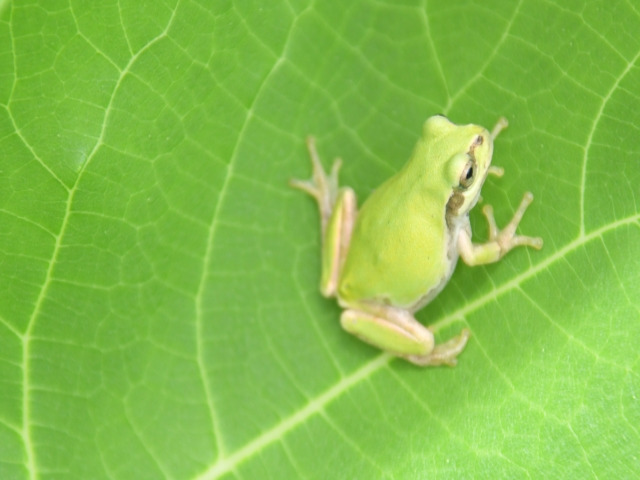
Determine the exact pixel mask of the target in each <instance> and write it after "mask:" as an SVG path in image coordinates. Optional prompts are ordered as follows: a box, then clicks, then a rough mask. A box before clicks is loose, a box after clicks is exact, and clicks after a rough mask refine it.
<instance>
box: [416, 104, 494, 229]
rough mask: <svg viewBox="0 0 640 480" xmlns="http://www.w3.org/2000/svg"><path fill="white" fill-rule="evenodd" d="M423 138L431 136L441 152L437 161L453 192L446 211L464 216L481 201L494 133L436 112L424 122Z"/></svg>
mask: <svg viewBox="0 0 640 480" xmlns="http://www.w3.org/2000/svg"><path fill="white" fill-rule="evenodd" d="M423 139H428V143H429V144H430V145H433V146H434V147H436V148H435V149H434V150H435V152H438V153H437V155H436V156H437V158H436V159H434V160H435V163H436V164H438V165H439V169H438V170H439V174H440V175H441V178H442V180H443V181H444V182H445V183H446V187H445V188H447V190H448V191H449V192H450V197H449V200H448V202H447V213H448V214H449V215H451V216H454V217H457V216H461V215H465V214H466V213H467V212H469V210H471V209H472V208H473V207H474V205H475V204H476V203H477V202H478V199H479V198H480V190H481V189H482V184H483V183H484V181H485V179H486V178H487V174H488V172H489V167H490V166H491V156H492V155H493V138H492V136H491V133H489V131H488V130H487V129H485V128H483V127H481V126H479V125H472V124H471V125H456V124H454V123H452V122H451V121H450V120H449V119H447V118H446V117H444V116H442V115H436V116H434V117H431V118H430V119H428V120H427V121H426V123H425V124H424V133H423ZM432 155H433V153H432Z"/></svg>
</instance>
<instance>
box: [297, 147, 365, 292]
mask: <svg viewBox="0 0 640 480" xmlns="http://www.w3.org/2000/svg"><path fill="white" fill-rule="evenodd" d="M307 148H308V150H309V156H310V157H311V164H312V168H313V173H312V176H311V178H310V179H309V180H295V179H294V180H291V181H290V182H289V183H290V185H291V186H292V187H294V188H298V189H300V190H302V191H304V192H307V193H308V194H309V195H311V196H312V197H313V198H315V199H316V202H317V203H318V210H319V211H320V224H321V227H322V277H321V280H320V291H321V292H322V294H323V295H324V296H326V297H331V296H334V295H335V293H336V289H337V285H338V277H339V274H340V269H341V268H342V264H343V262H344V259H345V257H346V254H347V250H348V248H349V242H350V240H351V231H352V229H353V222H354V221H355V217H356V209H357V206H356V196H355V193H354V191H353V190H352V189H350V188H347V187H343V188H339V185H338V172H339V171H340V166H341V165H342V160H340V159H339V158H338V159H336V160H335V162H334V163H333V166H332V167H331V172H330V173H329V174H327V173H326V172H325V171H324V168H323V167H322V163H321V162H320V157H319V155H318V151H317V150H316V144H315V139H314V138H313V137H307Z"/></svg>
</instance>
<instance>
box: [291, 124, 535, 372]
mask: <svg viewBox="0 0 640 480" xmlns="http://www.w3.org/2000/svg"><path fill="white" fill-rule="evenodd" d="M507 125H508V122H507V120H506V118H504V117H500V119H499V120H498V122H497V123H496V125H495V127H494V128H493V129H492V130H491V131H489V130H487V129H486V128H484V127H482V126H479V125H475V124H466V125H457V124H454V123H453V122H452V121H450V120H449V119H448V118H447V117H446V116H444V115H434V116H432V117H430V118H428V119H427V120H426V122H424V125H423V128H422V135H421V137H420V138H419V140H418V142H417V144H416V146H415V148H414V150H413V153H412V155H411V156H410V158H409V160H408V162H407V163H406V164H405V165H404V166H403V167H402V168H401V169H400V170H399V171H398V172H397V173H395V174H394V175H392V176H391V177H390V178H389V179H388V180H386V181H385V182H384V183H382V184H381V185H380V186H379V187H378V188H376V189H375V190H374V191H373V192H372V193H371V194H370V196H369V197H368V198H367V199H366V201H365V202H364V203H363V204H362V206H361V207H360V208H358V205H357V200H356V194H355V191H354V190H353V188H351V187H348V186H342V187H341V186H340V185H339V181H338V176H339V170H340V168H341V165H342V160H341V159H340V158H337V159H336V160H335V161H334V163H333V166H332V167H331V169H330V171H325V170H324V168H323V166H322V162H321V160H320V156H319V154H318V151H317V148H316V141H315V138H314V137H313V136H309V137H307V140H306V144H307V149H308V152H309V157H310V159H311V164H312V177H311V178H310V179H309V180H299V179H292V180H291V181H290V185H291V186H292V187H294V188H297V189H300V190H302V191H304V192H306V193H308V194H309V195H311V197H313V198H314V199H315V200H316V202H317V205H318V210H319V213H320V230H321V238H322V242H321V274H320V291H321V293H322V295H324V296H325V297H335V298H336V299H337V302H338V304H339V305H340V307H342V309H343V311H342V314H341V316H340V324H341V326H342V328H343V329H344V330H345V331H347V332H349V333H350V334H353V335H354V336H356V337H358V338H359V339H360V340H362V341H364V342H366V343H369V344H371V345H373V346H375V347H377V348H379V349H381V350H383V351H384V352H388V353H389V354H391V355H393V356H395V357H399V358H402V359H405V360H407V361H409V362H411V363H413V364H415V365H418V366H439V365H448V366H454V365H456V363H457V357H458V355H459V354H460V353H461V352H462V351H463V350H464V349H465V346H466V344H467V341H468V339H469V337H470V330H469V329H468V328H464V329H462V330H461V332H460V333H459V334H458V335H457V336H455V337H453V338H451V339H449V340H447V341H445V342H443V343H439V344H436V342H435V337H434V331H433V330H432V329H431V328H430V327H427V326H425V325H423V324H422V323H420V322H419V321H418V320H417V319H416V318H415V314H416V312H417V311H418V310H420V309H422V308H423V307H424V306H426V305H427V304H428V303H429V302H431V301H432V300H433V299H434V298H435V297H436V296H437V295H438V294H439V293H440V292H441V291H442V289H443V288H444V287H445V285H446V284H447V283H448V282H449V280H450V279H451V276H452V274H453V272H454V269H455V267H456V264H457V262H458V259H459V258H462V260H463V261H464V263H466V264H467V265H469V266H476V265H487V264H491V263H494V262H497V261H499V260H500V259H502V258H503V257H504V255H505V254H506V253H508V252H509V251H511V250H512V249H514V248H515V247H520V246H526V247H531V248H534V249H541V248H542V246H543V240H542V238H540V237H531V236H524V235H518V234H516V229H517V227H518V225H519V223H520V221H521V220H522V218H523V215H524V213H525V211H526V210H527V208H528V207H529V205H530V204H531V202H532V201H533V195H532V194H531V193H530V192H526V193H525V194H524V196H523V198H522V200H521V202H520V204H519V206H518V208H517V209H516V211H515V213H514V215H513V217H512V219H511V221H510V222H509V223H508V224H507V225H506V226H505V227H504V228H503V229H499V228H498V227H497V224H496V220H495V218H494V214H493V209H492V207H491V206H490V205H485V206H484V208H483V209H482V212H483V214H484V216H485V217H486V220H487V223H488V236H489V239H488V240H487V241H485V242H481V243H475V242H474V241H473V240H472V231H471V223H470V220H469V212H470V211H471V209H473V207H474V206H475V205H476V204H477V203H478V201H479V200H480V199H481V195H480V194H481V190H482V187H483V184H484V182H485V180H486V179H487V177H488V175H490V174H492V175H495V176H498V177H500V176H502V175H503V173H504V170H503V169H502V168H500V167H496V166H493V165H491V160H492V157H493V146H494V141H495V139H496V137H497V136H498V134H499V133H500V132H501V131H502V130H503V129H504V128H506V127H507Z"/></svg>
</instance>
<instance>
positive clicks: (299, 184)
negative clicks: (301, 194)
mask: <svg viewBox="0 0 640 480" xmlns="http://www.w3.org/2000/svg"><path fill="white" fill-rule="evenodd" d="M307 149H308V150H309V156H310V157H311V164H312V167H313V174H312V176H311V178H310V179H309V180H297V179H292V180H291V181H290V182H289V185H291V186H292V187H294V188H298V189H300V190H303V191H305V192H307V193H308V194H309V195H311V196H312V197H313V198H315V199H316V201H317V202H318V208H319V209H320V218H321V219H322V231H323V232H324V231H325V228H326V225H327V222H328V221H329V218H330V217H331V212H332V210H333V205H334V204H335V202H336V199H337V198H338V172H339V171H340V167H341V166H342V160H340V159H339V158H336V160H335V161H334V163H333V166H332V167H331V173H330V174H327V173H326V172H325V171H324V168H322V163H321V162H320V156H319V155H318V151H317V150H316V140H315V138H314V137H311V136H309V137H307Z"/></svg>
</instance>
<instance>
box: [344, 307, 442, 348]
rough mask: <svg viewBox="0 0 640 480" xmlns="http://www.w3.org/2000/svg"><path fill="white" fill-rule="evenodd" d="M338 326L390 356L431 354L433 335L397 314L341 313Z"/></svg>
mask: <svg viewBox="0 0 640 480" xmlns="http://www.w3.org/2000/svg"><path fill="white" fill-rule="evenodd" d="M340 323H341V324H342V328H344V329H345V330H346V331H347V332H349V333H351V334H353V335H355V336H356V337H358V338H359V339H361V340H363V341H364V342H367V343H370V344H371V345H375V346H376V347H378V348H380V349H382V350H385V351H387V352H389V353H393V354H394V355H398V356H402V357H406V356H410V355H417V356H424V355H428V354H429V353H431V351H432V350H433V344H434V340H433V334H432V333H431V332H430V331H429V330H428V329H427V328H425V327H424V326H423V325H422V324H421V323H419V322H418V321H417V320H416V319H415V318H413V316H412V315H411V314H409V313H407V312H404V311H401V310H397V309H391V308H387V309H381V311H380V312H378V315H372V314H370V313H366V312H362V311H359V310H345V311H344V312H342V316H341V317H340Z"/></svg>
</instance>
